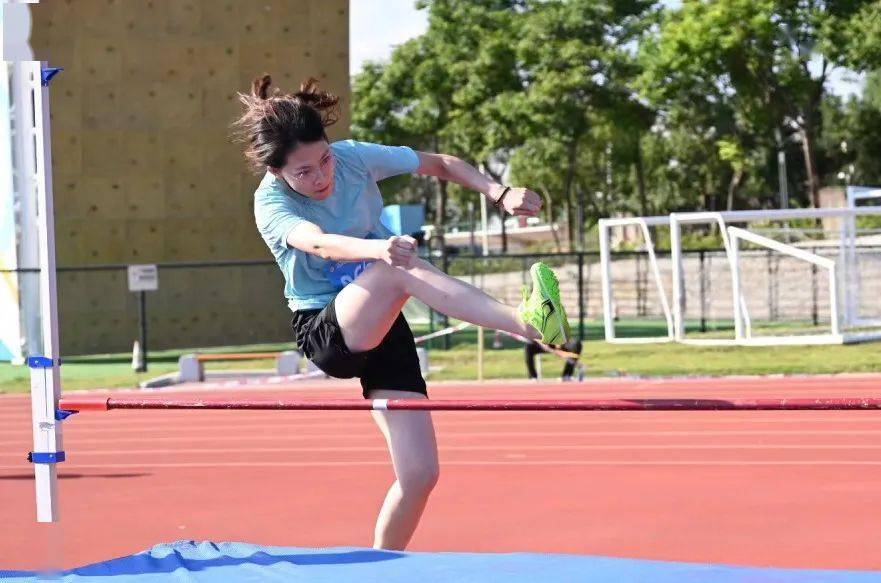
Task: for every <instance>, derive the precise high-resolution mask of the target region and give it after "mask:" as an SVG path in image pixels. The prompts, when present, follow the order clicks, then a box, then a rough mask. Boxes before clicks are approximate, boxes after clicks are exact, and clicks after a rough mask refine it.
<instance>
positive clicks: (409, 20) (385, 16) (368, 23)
mask: <svg viewBox="0 0 881 583" xmlns="http://www.w3.org/2000/svg"><path fill="white" fill-rule="evenodd" d="M665 4H667V5H668V6H671V7H673V6H675V5H677V4H678V0H665ZM379 5H381V6H382V10H377V6H379ZM349 18H350V20H349V55H350V60H349V72H350V74H352V75H355V74H357V73H358V72H359V71H360V70H361V67H362V66H363V64H364V61H384V60H386V59H388V58H389V56H390V55H391V53H392V50H393V49H394V47H395V46H397V45H399V44H401V43H403V42H404V41H406V40H408V39H411V38H413V37H414V36H419V35H420V34H422V33H423V32H425V30H426V28H427V27H428V15H427V13H426V11H424V10H416V8H415V2H414V0H350V10H349ZM812 65H814V66H817V63H812ZM850 77H853V74H852V73H851V74H848V73H847V72H846V71H841V70H836V71H835V72H833V75H832V77H831V82H830V85H829V88H830V89H831V91H832V92H833V93H835V94H837V95H841V96H848V95H852V94H854V93H859V92H860V91H861V88H862V86H863V84H864V83H865V79H850Z"/></svg>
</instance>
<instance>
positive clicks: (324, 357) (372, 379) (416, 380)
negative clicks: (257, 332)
mask: <svg viewBox="0 0 881 583" xmlns="http://www.w3.org/2000/svg"><path fill="white" fill-rule="evenodd" d="M335 302H336V299H333V300H331V302H330V303H329V304H327V305H326V306H325V307H324V308H323V309H321V310H300V311H297V312H294V319H293V320H292V321H291V327H292V328H293V329H294V336H295V338H296V342H297V346H298V347H299V349H300V350H302V351H303V354H304V355H305V356H306V358H308V359H309V360H311V361H312V362H314V363H315V365H316V366H317V367H318V368H320V369H321V370H323V371H324V372H325V373H327V374H328V375H330V376H332V377H336V378H339V379H350V378H353V377H358V378H360V379H361V388H362V389H363V391H362V392H363V394H364V398H367V397H368V393H369V392H370V391H373V390H377V389H387V390H394V391H413V392H416V393H422V394H423V395H427V394H428V392H427V390H426V387H425V379H423V378H422V372H421V371H420V369H419V357H418V355H417V354H416V343H415V342H414V341H413V332H411V331H410V326H409V325H408V324H407V320H406V319H404V314H398V317H397V319H396V320H395V322H394V324H392V327H391V329H389V331H388V333H387V334H386V335H385V338H383V339H382V342H380V343H379V345H378V346H376V347H375V348H372V349H370V350H367V351H365V352H356V353H352V352H350V351H349V349H348V348H347V347H346V342H345V341H344V340H343V332H342V330H341V329H340V325H339V323H338V322H337V318H336V307H335Z"/></svg>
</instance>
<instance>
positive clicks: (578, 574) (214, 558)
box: [0, 541, 881, 583]
mask: <svg viewBox="0 0 881 583" xmlns="http://www.w3.org/2000/svg"><path fill="white" fill-rule="evenodd" d="M42 575H43V576H45V575H46V574H42ZM54 575H55V576H56V577H58V579H56V580H60V581H72V582H79V581H108V579H109V578H112V580H113V581H115V582H116V581H120V582H122V581H126V582H128V581H131V582H132V583H152V582H159V581H169V580H170V576H173V577H174V581H178V582H187V581H194V582H200V583H201V582H205V581H212V582H213V581H223V582H224V583H236V582H245V581H295V582H298V581H303V582H305V581H308V582H309V583H327V582H331V581H332V582H341V581H359V582H361V583H371V582H375V583H396V582H402V583H403V582H406V583H412V582H413V581H419V582H420V583H435V582H437V583H440V582H444V583H446V582H449V581H456V582H457V583H485V582H486V581H493V580H499V581H505V582H514V583H521V582H522V583H526V582H530V583H531V582H534V581H554V582H568V581H590V582H591V583H612V582H615V583H620V582H622V581H627V582H628V583H707V582H713V583H717V582H718V583H747V582H749V583H757V582H773V583H820V582H822V583H869V582H872V583H878V582H879V581H881V572H878V571H876V572H871V571H833V570H808V569H769V568H757V567H730V566H724V565H706V564H696V563H672V562H665V561H646V560H640V559H618V558H609V557H592V556H579V555H558V554H540V553H510V554H495V553H410V552H403V553H401V552H391V551H376V550H373V549H359V548H329V549H304V548H295V547H264V546H258V545H252V544H246V543H232V542H224V543H213V542H194V541H178V542H174V543H170V544H162V545H157V546H155V547H153V548H152V549H150V550H148V551H144V552H141V553H138V554H136V555H132V556H130V557H122V558H119V559H112V560H110V561H105V562H103V563H97V564H94V565H88V566H85V567H80V568H78V569H72V570H69V571H64V572H62V573H55V574H54ZM0 579H2V580H4V581H7V580H9V581H14V582H16V583H18V582H19V581H37V580H38V579H37V574H36V573H33V572H23V571H0ZM39 580H43V579H39Z"/></svg>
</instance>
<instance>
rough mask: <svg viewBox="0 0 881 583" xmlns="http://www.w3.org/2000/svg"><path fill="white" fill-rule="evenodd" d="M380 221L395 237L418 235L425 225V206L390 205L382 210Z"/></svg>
mask: <svg viewBox="0 0 881 583" xmlns="http://www.w3.org/2000/svg"><path fill="white" fill-rule="evenodd" d="M380 220H381V221H382V224H383V225H385V226H386V227H388V228H389V230H390V231H391V232H392V233H394V234H395V235H416V234H418V233H419V232H420V231H421V230H422V225H424V224H425V205H422V204H393V205H389V206H387V207H385V208H383V209H382V215H381V219H380Z"/></svg>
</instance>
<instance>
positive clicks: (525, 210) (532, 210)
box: [490, 187, 541, 217]
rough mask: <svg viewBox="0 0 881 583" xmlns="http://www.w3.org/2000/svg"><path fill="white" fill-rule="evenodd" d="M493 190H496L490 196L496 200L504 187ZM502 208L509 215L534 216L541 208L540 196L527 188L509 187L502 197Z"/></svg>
mask: <svg viewBox="0 0 881 583" xmlns="http://www.w3.org/2000/svg"><path fill="white" fill-rule="evenodd" d="M495 190H496V191H497V192H493V193H492V194H491V195H490V196H492V199H493V200H498V197H499V196H501V194H502V192H504V187H502V188H497V189H495ZM502 208H503V209H505V212H507V213H508V214H509V215H522V216H526V217H534V216H536V215H538V211H540V210H541V196H539V195H538V194H537V193H535V192H533V191H531V190H529V189H528V188H510V189H509V190H508V192H507V193H506V194H505V198H503V199H502Z"/></svg>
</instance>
